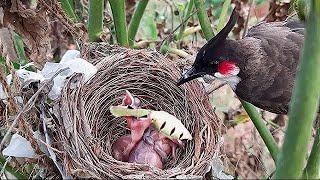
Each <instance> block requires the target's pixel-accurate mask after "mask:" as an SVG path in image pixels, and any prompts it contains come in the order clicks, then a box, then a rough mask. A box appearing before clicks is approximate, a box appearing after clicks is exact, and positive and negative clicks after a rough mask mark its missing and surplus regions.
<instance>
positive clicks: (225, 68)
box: [218, 61, 239, 76]
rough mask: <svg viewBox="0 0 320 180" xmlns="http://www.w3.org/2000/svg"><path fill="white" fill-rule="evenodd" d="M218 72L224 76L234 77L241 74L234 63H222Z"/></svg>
mask: <svg viewBox="0 0 320 180" xmlns="http://www.w3.org/2000/svg"><path fill="white" fill-rule="evenodd" d="M218 72H219V73H220V74H222V75H224V76H232V75H237V74H238V73H239V68H238V66H237V65H236V63H234V62H232V61H222V62H220V63H219V65H218Z"/></svg>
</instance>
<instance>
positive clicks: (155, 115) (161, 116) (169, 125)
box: [150, 111, 192, 140]
mask: <svg viewBox="0 0 320 180" xmlns="http://www.w3.org/2000/svg"><path fill="white" fill-rule="evenodd" d="M150 117H151V118H152V120H153V124H154V126H155V128H156V129H157V130H158V131H159V132H161V133H163V134H165V135H167V136H170V137H172V138H175V139H181V140H182V139H188V140H191V139H192V136H191V134H190V132H189V131H188V129H187V128H186V127H185V126H184V125H183V124H182V122H181V121H180V120H179V119H177V118H176V117H175V116H173V115H171V114H169V113H167V112H165V111H152V112H151V114H150Z"/></svg>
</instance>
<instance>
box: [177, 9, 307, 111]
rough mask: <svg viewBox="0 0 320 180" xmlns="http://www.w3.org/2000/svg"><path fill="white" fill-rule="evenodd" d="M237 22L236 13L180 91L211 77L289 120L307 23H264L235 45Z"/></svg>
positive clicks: (198, 59)
mask: <svg viewBox="0 0 320 180" xmlns="http://www.w3.org/2000/svg"><path fill="white" fill-rule="evenodd" d="M237 19H238V13H237V12H236V10H235V9H233V11H232V14H231V16H230V19H229V21H228V22H227V24H226V25H225V26H224V28H223V29H222V30H221V31H220V32H219V33H218V34H217V35H216V36H214V37H213V38H212V39H211V40H209V41H208V42H207V43H206V44H205V45H204V46H203V47H201V48H200V50H199V51H198V53H197V55H196V58H195V61H194V63H193V65H192V66H191V68H189V69H188V70H186V71H185V72H184V73H183V74H182V75H181V78H180V79H179V80H178V82H177V85H178V86H180V85H182V84H184V83H186V82H188V81H191V80H193V79H196V78H198V77H202V76H204V75H211V76H214V77H215V78H216V79H220V80H223V81H225V82H226V83H227V84H229V85H230V87H231V88H232V89H233V91H234V92H235V94H236V95H237V96H238V97H239V98H241V99H242V100H245V101H247V102H249V103H251V104H253V105H254V106H256V107H258V108H260V109H263V110H266V111H269V112H272V113H276V114H287V113H288V108H289V104H290V99H291V95H292V91H293V86H294V80H295V76H296V74H297V71H298V64H299V56H300V53H301V51H302V47H303V44H304V34H305V24H304V22H302V21H299V20H286V21H282V22H260V23H258V24H257V25H254V26H253V27H251V28H250V29H249V30H248V32H247V34H246V35H245V36H244V37H243V38H242V39H240V40H232V39H229V38H228V34H229V33H230V31H231V30H232V29H233V27H234V26H235V24H236V22H237Z"/></svg>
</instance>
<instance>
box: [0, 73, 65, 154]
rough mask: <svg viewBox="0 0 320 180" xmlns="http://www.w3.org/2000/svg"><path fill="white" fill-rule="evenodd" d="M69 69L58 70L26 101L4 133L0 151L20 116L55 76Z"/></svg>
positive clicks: (29, 107)
mask: <svg viewBox="0 0 320 180" xmlns="http://www.w3.org/2000/svg"><path fill="white" fill-rule="evenodd" d="M67 69H69V68H64V69H60V70H59V71H58V72H56V74H54V75H53V76H52V77H51V78H50V79H49V80H48V81H47V82H45V83H44V84H43V85H42V86H41V87H40V88H39V89H38V91H37V92H36V93H34V95H33V96H32V97H31V98H30V99H29V100H28V102H27V103H26V104H25V105H24V106H23V108H22V110H21V111H20V112H19V114H18V115H17V117H16V118H15V119H14V121H13V122H12V124H11V126H10V127H9V129H8V131H7V132H6V134H5V135H4V137H3V139H2V141H1V143H0V149H2V148H3V145H4V143H5V142H6V140H7V139H8V137H9V135H10V133H11V131H12V129H13V128H14V126H15V125H16V124H17V122H18V121H19V119H20V117H21V115H22V114H23V113H25V112H27V111H29V110H30V109H31V107H32V106H33V105H34V102H35V100H36V98H37V97H38V95H39V94H40V93H41V91H42V90H43V89H44V88H45V87H46V86H47V85H48V84H49V83H50V82H51V81H52V80H53V79H54V78H55V77H56V76H57V75H59V74H60V73H61V72H63V71H65V70H67Z"/></svg>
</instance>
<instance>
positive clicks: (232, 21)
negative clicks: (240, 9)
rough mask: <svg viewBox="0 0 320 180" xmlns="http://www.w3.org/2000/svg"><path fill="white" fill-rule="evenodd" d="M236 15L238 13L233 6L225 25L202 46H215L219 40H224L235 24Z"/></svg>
mask: <svg viewBox="0 0 320 180" xmlns="http://www.w3.org/2000/svg"><path fill="white" fill-rule="evenodd" d="M238 16H239V15H238V13H237V11H236V10H235V8H234V9H233V11H232V14H231V16H230V19H229V21H228V23H227V24H226V26H225V27H224V28H223V29H222V30H221V31H220V32H219V33H218V34H217V35H216V36H215V37H213V38H212V39H210V40H209V41H208V42H207V44H206V45H205V46H204V47H206V48H208V47H209V46H215V45H217V44H218V43H220V42H221V41H223V40H225V39H226V38H227V37H228V34H229V32H230V31H231V30H232V29H233V27H234V26H235V25H236V23H237V20H238Z"/></svg>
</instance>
